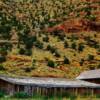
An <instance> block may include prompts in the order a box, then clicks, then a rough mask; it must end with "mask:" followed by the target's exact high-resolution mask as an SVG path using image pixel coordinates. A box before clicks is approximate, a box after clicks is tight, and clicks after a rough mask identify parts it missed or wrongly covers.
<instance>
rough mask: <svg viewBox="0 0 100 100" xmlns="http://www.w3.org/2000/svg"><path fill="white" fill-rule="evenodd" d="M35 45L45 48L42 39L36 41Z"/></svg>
mask: <svg viewBox="0 0 100 100" xmlns="http://www.w3.org/2000/svg"><path fill="white" fill-rule="evenodd" d="M35 46H36V47H37V48H39V49H43V43H42V42H40V41H36V43H35Z"/></svg>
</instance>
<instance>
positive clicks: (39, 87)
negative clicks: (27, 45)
mask: <svg viewBox="0 0 100 100" xmlns="http://www.w3.org/2000/svg"><path fill="white" fill-rule="evenodd" d="M0 90H3V91H5V92H6V93H7V94H9V95H13V94H14V93H16V92H21V91H23V92H26V93H28V94H30V95H32V94H35V93H39V94H41V95H42V94H43V95H48V94H49V95H50V94H51V95H57V94H60V95H61V94H65V93H68V92H69V93H75V94H84V93H91V94H95V93H96V94H97V93H100V85H99V84H96V83H90V82H86V81H82V80H77V79H75V80H68V79H64V78H39V77H33V78H29V77H27V78H26V77H20V78H18V77H16V78H15V77H9V76H5V75H0Z"/></svg>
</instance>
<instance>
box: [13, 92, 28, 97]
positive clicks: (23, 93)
mask: <svg viewBox="0 0 100 100" xmlns="http://www.w3.org/2000/svg"><path fill="white" fill-rule="evenodd" d="M14 97H15V98H29V97H30V96H29V95H28V94H27V93H25V92H17V93H15V94H14Z"/></svg>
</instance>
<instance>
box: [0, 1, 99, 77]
mask: <svg viewBox="0 0 100 100" xmlns="http://www.w3.org/2000/svg"><path fill="white" fill-rule="evenodd" d="M96 68H100V1H99V0H90V1H86V0H49V1H48V0H34V1H33V0H26V1H24V0H20V1H19V0H18V1H14V0H0V73H3V74H5V73H6V74H10V75H19V76H20V75H22V76H41V77H42V76H44V77H66V78H74V77H76V76H77V75H78V74H79V73H80V72H82V71H84V70H90V69H96Z"/></svg>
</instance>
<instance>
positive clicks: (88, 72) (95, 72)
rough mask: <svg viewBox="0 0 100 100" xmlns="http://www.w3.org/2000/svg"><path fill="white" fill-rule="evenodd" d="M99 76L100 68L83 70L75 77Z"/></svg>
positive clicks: (93, 77)
mask: <svg viewBox="0 0 100 100" xmlns="http://www.w3.org/2000/svg"><path fill="white" fill-rule="evenodd" d="M96 78H100V69H96V70H90V71H85V72H83V73H81V74H80V75H79V76H78V77H77V78H76V79H96Z"/></svg>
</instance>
